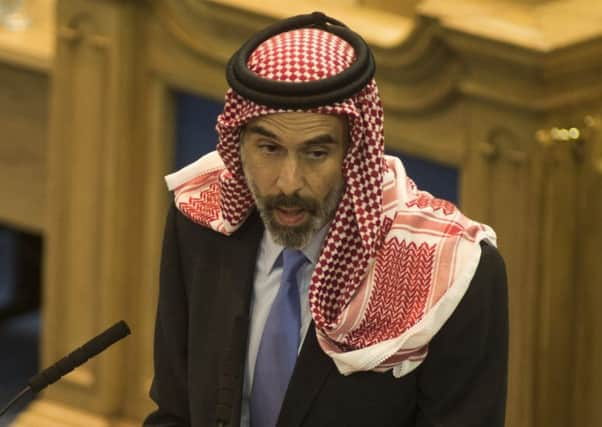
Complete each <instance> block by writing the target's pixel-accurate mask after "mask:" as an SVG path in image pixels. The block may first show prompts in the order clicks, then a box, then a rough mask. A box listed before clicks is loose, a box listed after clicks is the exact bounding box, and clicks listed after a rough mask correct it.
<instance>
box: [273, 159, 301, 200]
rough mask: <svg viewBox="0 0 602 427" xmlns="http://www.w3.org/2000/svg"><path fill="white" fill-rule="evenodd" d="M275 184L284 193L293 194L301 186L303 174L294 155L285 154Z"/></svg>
mask: <svg viewBox="0 0 602 427" xmlns="http://www.w3.org/2000/svg"><path fill="white" fill-rule="evenodd" d="M276 186H277V187H278V189H279V190H280V191H281V192H282V193H283V194H286V195H290V194H294V193H296V192H297V191H299V190H301V188H302V187H303V174H302V171H301V168H300V167H299V162H298V160H297V159H296V158H295V156H292V155H289V156H287V158H286V160H285V161H284V163H283V164H282V167H281V168H280V174H279V175H278V181H277V182H276Z"/></svg>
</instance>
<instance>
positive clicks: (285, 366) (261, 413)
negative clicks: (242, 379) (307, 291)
mask: <svg viewBox="0 0 602 427" xmlns="http://www.w3.org/2000/svg"><path fill="white" fill-rule="evenodd" d="M306 261H307V259H306V258H305V255H303V253H302V252H301V251H299V250H295V249H284V250H283V251H282V267H283V272H282V279H281V282H280V288H279V289H278V294H277V295H276V298H275V299H274V302H273V303H272V307H271V308H270V313H269V314H268V319H267V321H266V323H265V326H264V328H263V334H262V336H261V342H260V343H259V351H258V352H257V361H256V362H255V374H254V376H253V387H252V390H251V427H274V426H275V425H276V421H277V420H278V414H279V413H280V407H281V406H282V401H283V400H284V394H285V393H286V388H287V386H288V382H289V380H290V379H291V375H292V374H293V368H294V367H295V361H296V360H297V350H298V348H299V330H300V329H301V306H300V303H299V287H298V286H297V272H298V271H299V268H301V266H302V265H303V264H304V263H305V262H306Z"/></svg>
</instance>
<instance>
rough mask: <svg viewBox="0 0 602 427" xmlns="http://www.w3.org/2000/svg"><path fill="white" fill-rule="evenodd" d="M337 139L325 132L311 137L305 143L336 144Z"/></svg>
mask: <svg viewBox="0 0 602 427" xmlns="http://www.w3.org/2000/svg"><path fill="white" fill-rule="evenodd" d="M336 143H337V141H336V140H335V139H334V138H333V136H332V135H330V134H328V133H325V134H322V135H318V136H316V137H314V138H310V139H308V140H307V141H305V142H304V143H303V144H304V145H320V144H336Z"/></svg>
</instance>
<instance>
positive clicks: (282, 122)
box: [246, 111, 347, 132]
mask: <svg viewBox="0 0 602 427" xmlns="http://www.w3.org/2000/svg"><path fill="white" fill-rule="evenodd" d="M346 124H347V116H345V115H337V114H321V113H313V112H299V111H294V112H284V113H274V114H266V115H264V116H260V117H256V118H254V119H252V120H250V121H249V122H248V123H247V125H246V128H247V129H248V130H252V129H257V128H265V129H273V130H274V131H289V130H290V131H295V132H299V131H307V132H311V131H314V130H315V131H318V130H320V131H330V132H339V131H341V130H343V129H345V128H346Z"/></svg>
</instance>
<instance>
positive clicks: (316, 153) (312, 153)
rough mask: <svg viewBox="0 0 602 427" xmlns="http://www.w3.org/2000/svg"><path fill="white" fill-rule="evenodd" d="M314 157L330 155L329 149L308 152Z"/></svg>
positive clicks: (319, 157) (320, 157)
mask: <svg viewBox="0 0 602 427" xmlns="http://www.w3.org/2000/svg"><path fill="white" fill-rule="evenodd" d="M307 154H308V155H309V157H310V158H312V159H322V158H324V157H326V156H327V155H328V151H325V150H311V151H309V152H308V153H307Z"/></svg>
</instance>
